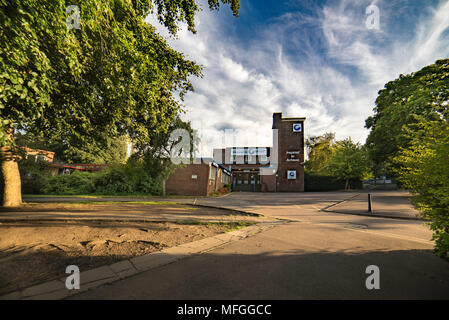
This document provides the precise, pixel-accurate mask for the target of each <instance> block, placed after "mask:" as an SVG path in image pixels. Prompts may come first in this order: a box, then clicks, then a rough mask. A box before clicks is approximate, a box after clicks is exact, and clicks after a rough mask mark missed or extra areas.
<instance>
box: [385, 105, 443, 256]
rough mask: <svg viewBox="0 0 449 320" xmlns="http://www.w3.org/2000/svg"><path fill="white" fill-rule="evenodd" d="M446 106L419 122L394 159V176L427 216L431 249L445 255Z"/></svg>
mask: <svg viewBox="0 0 449 320" xmlns="http://www.w3.org/2000/svg"><path fill="white" fill-rule="evenodd" d="M448 119H449V108H448V107H447V105H446V110H445V112H444V113H443V114H442V119H441V120H439V121H431V122H420V123H419V128H420V130H418V132H417V135H416V138H415V139H414V140H413V141H412V143H411V146H410V147H409V148H406V149H402V150H401V151H400V153H399V155H398V156H397V157H396V158H395V159H394V161H395V162H396V163H397V164H398V166H399V168H398V169H397V173H398V176H399V177H398V178H399V180H400V181H401V182H402V183H403V185H404V186H405V187H406V188H407V189H409V190H410V191H411V192H413V193H414V194H415V195H416V196H415V197H413V198H412V201H413V202H414V203H415V205H416V206H417V207H418V209H420V210H421V211H422V212H423V214H424V216H425V217H427V218H429V219H430V221H431V222H430V226H431V229H432V230H433V231H434V234H433V239H434V240H435V249H436V252H437V254H438V255H439V256H441V257H444V258H446V259H449V160H448V159H449V123H448Z"/></svg>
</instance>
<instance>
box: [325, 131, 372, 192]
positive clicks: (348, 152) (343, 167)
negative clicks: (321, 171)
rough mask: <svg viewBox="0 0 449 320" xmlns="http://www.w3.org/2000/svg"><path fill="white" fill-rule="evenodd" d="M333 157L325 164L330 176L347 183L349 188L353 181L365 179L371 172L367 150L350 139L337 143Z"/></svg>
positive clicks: (333, 150) (333, 148)
mask: <svg viewBox="0 0 449 320" xmlns="http://www.w3.org/2000/svg"><path fill="white" fill-rule="evenodd" d="M331 150H332V155H331V157H330V159H329V161H328V162H327V163H326V164H325V167H326V170H327V171H328V172H329V174H330V175H332V176H334V177H335V178H337V179H343V180H345V181H346V188H349V187H350V186H349V181H350V180H351V179H361V178H363V177H364V176H365V175H366V173H367V172H368V170H369V166H368V159H367V155H366V151H365V148H364V147H363V146H362V145H361V144H360V143H354V142H352V141H351V140H350V139H346V140H342V141H337V142H336V143H335V145H334V146H333V147H332V149H331Z"/></svg>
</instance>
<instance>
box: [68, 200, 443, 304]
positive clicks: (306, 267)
mask: <svg viewBox="0 0 449 320" xmlns="http://www.w3.org/2000/svg"><path fill="white" fill-rule="evenodd" d="M349 196H351V195H348V194H347V193H343V192H342V193H338V192H333V193H305V194H287V193H286V194H261V193H235V194H231V195H230V196H227V197H223V198H203V199H198V200H197V201H198V203H201V204H209V205H220V206H226V207H230V208H235V209H237V208H240V209H243V210H247V211H252V212H258V213H261V214H264V215H266V216H270V217H276V218H280V219H283V220H285V223H284V224H282V225H279V226H277V227H274V228H271V229H269V230H267V231H265V232H263V233H259V234H257V235H254V236H252V237H249V238H246V239H244V240H240V241H237V242H233V243H231V244H229V245H226V246H224V247H220V248H218V249H215V250H213V251H210V252H208V253H206V254H201V255H194V256H192V257H190V258H187V259H183V260H180V261H177V262H175V263H172V264H169V265H166V266H162V267H159V268H156V269H152V270H149V271H147V272H144V273H141V274H138V275H135V276H133V277H131V278H128V279H124V280H121V281H118V282H115V283H112V284H110V285H105V286H103V287H99V288H97V289H95V290H92V291H88V292H85V293H83V294H80V295H76V296H74V297H72V298H74V299H448V298H449V263H448V262H446V261H444V260H442V259H440V258H438V257H437V256H435V255H434V254H433V252H432V248H433V243H432V242H431V241H430V239H431V232H430V230H429V229H428V227H427V226H426V225H424V223H423V222H421V221H407V220H398V219H387V218H376V217H366V216H356V215H346V214H338V213H329V212H321V211H319V209H321V208H324V207H326V206H329V205H331V204H335V203H337V202H339V201H341V200H344V199H346V198H348V197H349ZM393 207H394V202H393V203H392V208H393ZM369 265H376V266H378V267H379V270H380V289H378V290H376V289H373V290H368V289H367V288H366V286H365V281H366V279H367V277H368V276H369V275H368V274H366V272H365V271H366V267H367V266H369Z"/></svg>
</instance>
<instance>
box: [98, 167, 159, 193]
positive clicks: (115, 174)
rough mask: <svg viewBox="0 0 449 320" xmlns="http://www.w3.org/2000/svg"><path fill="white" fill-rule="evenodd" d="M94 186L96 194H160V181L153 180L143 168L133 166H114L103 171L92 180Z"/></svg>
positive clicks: (157, 179)
mask: <svg viewBox="0 0 449 320" xmlns="http://www.w3.org/2000/svg"><path fill="white" fill-rule="evenodd" d="M94 185H95V193H96V194H105V195H114V194H131V193H147V194H152V195H159V194H161V193H162V182H161V179H160V178H153V177H152V176H151V175H150V173H149V172H148V171H147V170H145V168H144V167H143V166H135V165H124V166H114V167H111V168H109V169H107V170H103V171H101V172H99V173H98V174H97V175H96V177H95V178H94Z"/></svg>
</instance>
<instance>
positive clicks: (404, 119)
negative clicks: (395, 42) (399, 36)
mask: <svg viewBox="0 0 449 320" xmlns="http://www.w3.org/2000/svg"><path fill="white" fill-rule="evenodd" d="M448 75H449V59H444V60H438V61H437V62H436V63H435V64H433V65H430V66H427V67H425V68H423V69H421V70H420V71H418V72H414V73H412V74H410V75H406V76H404V75H401V76H400V77H399V78H398V79H396V80H394V81H391V82H389V83H387V84H386V85H385V88H384V89H383V90H381V91H379V96H378V97H377V99H376V107H375V108H374V115H373V116H371V117H369V118H368V119H367V120H366V127H367V128H368V129H371V131H370V134H369V136H368V138H367V141H366V146H367V148H368V151H369V156H370V159H371V160H372V161H373V162H374V170H375V171H376V172H375V174H376V175H380V174H383V175H385V173H389V172H391V171H392V170H394V168H391V167H392V166H394V165H395V162H393V161H392V159H393V157H395V156H396V155H397V154H398V152H399V150H400V149H401V148H407V147H408V146H409V145H410V143H411V141H412V140H413V136H414V132H415V131H416V128H415V126H416V125H417V124H418V123H419V122H422V121H433V120H437V119H439V118H440V114H441V112H442V110H444V109H445V108H446V107H445V103H447V101H448V100H449V86H448V84H449V76H448Z"/></svg>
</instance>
